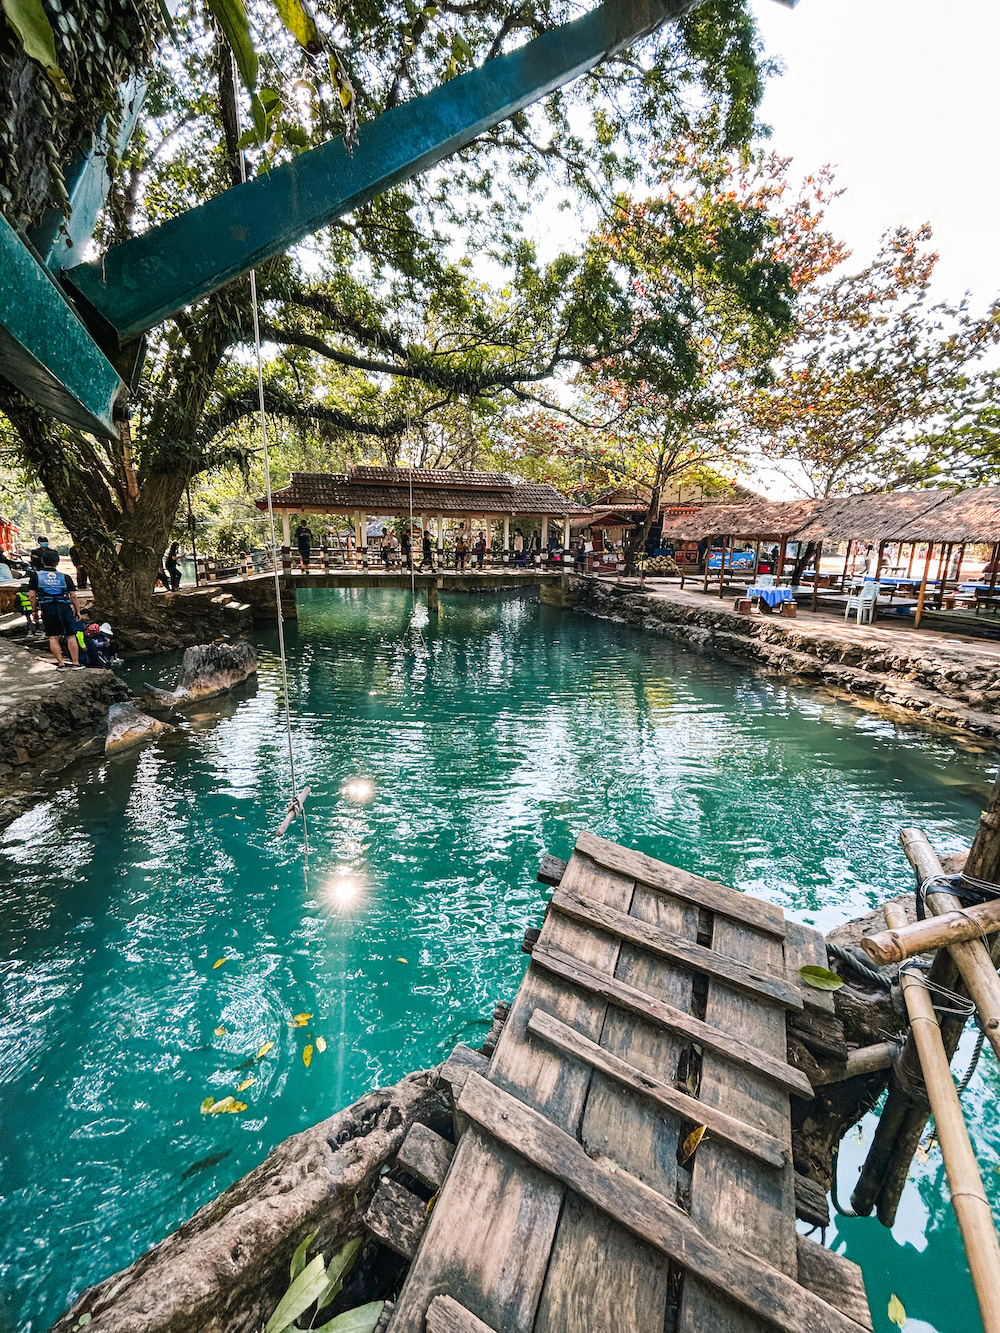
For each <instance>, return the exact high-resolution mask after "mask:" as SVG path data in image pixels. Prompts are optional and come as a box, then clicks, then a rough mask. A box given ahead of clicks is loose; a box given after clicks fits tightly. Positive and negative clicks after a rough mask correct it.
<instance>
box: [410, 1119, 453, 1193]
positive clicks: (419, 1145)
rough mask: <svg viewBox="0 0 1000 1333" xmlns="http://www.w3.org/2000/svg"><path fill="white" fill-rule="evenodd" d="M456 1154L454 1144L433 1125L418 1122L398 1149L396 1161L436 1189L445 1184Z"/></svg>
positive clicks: (421, 1181)
mask: <svg viewBox="0 0 1000 1333" xmlns="http://www.w3.org/2000/svg"><path fill="white" fill-rule="evenodd" d="M454 1156H455V1145H454V1144H453V1143H449V1142H448V1140H447V1139H443V1138H442V1137H441V1135H440V1134H435V1133H434V1131H433V1129H428V1128H427V1126H426V1125H421V1124H419V1123H416V1124H413V1125H411V1126H410V1128H409V1130H408V1131H407V1134H406V1138H405V1139H404V1140H403V1142H402V1145H401V1147H400V1149H399V1152H398V1153H397V1154H396V1165H397V1166H401V1167H402V1168H403V1170H404V1171H408V1172H409V1173H410V1175H411V1176H414V1177H416V1179H417V1180H419V1181H420V1183H421V1185H426V1186H427V1188H428V1189H429V1190H433V1191H434V1192H435V1193H437V1191H438V1190H439V1189H440V1188H441V1186H442V1185H443V1184H444V1178H445V1176H446V1175H447V1174H448V1168H449V1166H451V1159H452V1158H453V1157H454Z"/></svg>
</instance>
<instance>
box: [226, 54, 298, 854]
mask: <svg viewBox="0 0 1000 1333" xmlns="http://www.w3.org/2000/svg"><path fill="white" fill-rule="evenodd" d="M233 79H234V83H235V86H237V87H238V86H239V85H238V83H236V68H235V64H234V67H233ZM236 127H237V130H238V132H239V135H240V137H241V138H242V136H243V116H242V112H241V109H240V102H239V98H237V99H236ZM239 161H240V179H241V180H242V181H243V183H244V185H245V184H246V179H247V160H246V154H245V152H244V151H243V149H242V148H241V149H239ZM250 308H251V310H252V311H253V346H254V355H255V357H256V361H257V405H258V408H259V411H260V443H261V450H262V452H263V455H264V482H265V486H266V489H267V518H268V524H269V526H270V530H271V550H272V552H273V555H274V604H275V608H276V610H277V613H278V656H279V659H280V662H281V689H282V701H283V703H284V713H285V740H286V743H287V746H288V771H289V774H290V776H291V781H292V799H291V800H290V801H289V802H288V809H287V814H286V816H285V819H284V821H283V822H282V824H281V826H280V827H279V829H278V836H279V837H280V836H281V835H282V834H283V833H284V832H285V831H286V830H287V828H288V827H289V825H290V824H291V822H292V821H293V820H294V819H296V818H297V817H299V816H301V818H302V842H303V848H304V851H305V860H306V867H307V868H308V865H309V825H308V822H307V820H306V811H305V799H306V797H307V796H308V795H309V788H308V787H306V788H304V789H303V790H302V791H301V792H300V791H299V788H298V783H297V781H296V777H295V750H294V747H293V745H292V714H291V708H290V705H289V699H288V663H287V661H286V658H285V618H284V616H283V615H282V612H281V575H280V572H279V569H278V537H277V533H276V532H275V527H274V500H273V497H272V493H271V459H270V455H269V453H268V448H267V413H266V411H265V408H264V367H263V361H262V358H261V354H260V311H259V308H258V304H257V270H256V269H253V268H252V269H251V270H250Z"/></svg>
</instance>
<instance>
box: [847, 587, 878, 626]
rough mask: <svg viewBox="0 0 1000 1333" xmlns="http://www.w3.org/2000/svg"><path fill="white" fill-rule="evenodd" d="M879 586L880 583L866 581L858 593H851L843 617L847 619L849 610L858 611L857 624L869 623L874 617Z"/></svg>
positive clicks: (849, 614)
mask: <svg viewBox="0 0 1000 1333" xmlns="http://www.w3.org/2000/svg"><path fill="white" fill-rule="evenodd" d="M881 588H882V585H881V584H880V583H874V582H872V583H866V584H865V585H864V586H863V587H862V589H861V591H860V592H859V593H852V594H851V596H850V597H848V599H847V606H846V607H845V609H844V619H845V620H849V619H850V616H851V612H852V611H856V612H857V613H858V624H859V625H866V624H867V625H870V624H871V623H872V621H874V619H875V608H876V605H877V603H878V595H879V592H880V591H881Z"/></svg>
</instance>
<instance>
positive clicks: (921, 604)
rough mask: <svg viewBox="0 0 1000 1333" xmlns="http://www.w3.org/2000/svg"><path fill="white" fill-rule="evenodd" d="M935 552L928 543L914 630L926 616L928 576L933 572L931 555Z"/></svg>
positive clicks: (932, 546)
mask: <svg viewBox="0 0 1000 1333" xmlns="http://www.w3.org/2000/svg"><path fill="white" fill-rule="evenodd" d="M933 552H934V543H933V542H928V543H927V559H926V560H925V561H924V577H923V578H922V579H921V580H920V591H919V592H918V593H917V611H916V615H915V616H914V617H913V628H914V629H919V628H920V621H921V619H922V617H923V614H924V598H925V597H926V596H927V575H928V574H929V573H930V572H931V555H932V554H933Z"/></svg>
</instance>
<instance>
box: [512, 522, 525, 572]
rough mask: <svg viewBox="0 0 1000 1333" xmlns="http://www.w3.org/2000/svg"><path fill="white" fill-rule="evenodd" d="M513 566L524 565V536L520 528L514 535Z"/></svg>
mask: <svg viewBox="0 0 1000 1333" xmlns="http://www.w3.org/2000/svg"><path fill="white" fill-rule="evenodd" d="M514 564H515V565H523V564H524V534H523V533H522V532H521V529H520V528H518V530H517V531H516V532H515V533H514Z"/></svg>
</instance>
